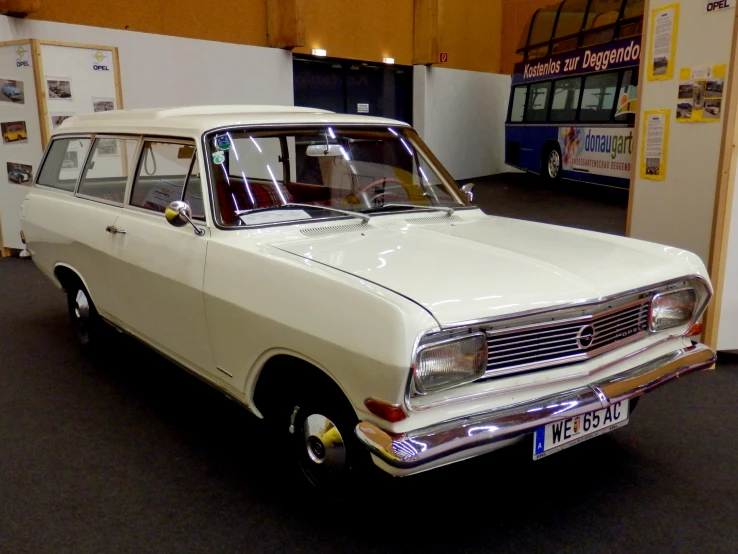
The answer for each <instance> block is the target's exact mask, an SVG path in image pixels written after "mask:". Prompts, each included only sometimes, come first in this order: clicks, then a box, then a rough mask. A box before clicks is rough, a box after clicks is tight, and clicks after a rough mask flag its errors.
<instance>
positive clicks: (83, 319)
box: [67, 280, 103, 348]
mask: <svg viewBox="0 0 738 554" xmlns="http://www.w3.org/2000/svg"><path fill="white" fill-rule="evenodd" d="M67 308H68V311H69V319H70V321H71V323H72V330H73V331H74V334H75V336H76V337H77V341H78V342H79V344H80V345H81V346H83V347H84V348H92V347H94V346H95V345H96V344H97V343H98V342H99V341H100V333H101V331H102V326H103V321H102V319H101V318H100V315H99V314H98V313H97V309H96V308H95V304H93V302H92V299H91V298H90V294H89V293H88V292H87V289H86V288H85V287H84V285H83V284H82V283H81V282H79V281H78V280H75V281H74V282H72V283H71V284H70V286H69V287H68V288H67Z"/></svg>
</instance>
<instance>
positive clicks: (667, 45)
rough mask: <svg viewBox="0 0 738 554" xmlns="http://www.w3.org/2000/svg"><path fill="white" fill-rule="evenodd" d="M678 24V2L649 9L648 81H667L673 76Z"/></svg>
mask: <svg viewBox="0 0 738 554" xmlns="http://www.w3.org/2000/svg"><path fill="white" fill-rule="evenodd" d="M678 26H679V4H670V5H668V6H664V7H663V8H656V9H654V10H651V27H650V32H649V37H650V42H649V49H648V68H647V75H648V80H649V81H668V80H670V79H673V78H674V54H675V53H676V42H677V29H678Z"/></svg>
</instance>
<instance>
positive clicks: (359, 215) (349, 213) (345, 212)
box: [236, 202, 372, 223]
mask: <svg viewBox="0 0 738 554" xmlns="http://www.w3.org/2000/svg"><path fill="white" fill-rule="evenodd" d="M293 207H298V208H318V209H321V210H327V211H329V212H337V213H339V214H343V215H347V216H349V217H357V218H359V219H361V220H362V221H363V222H364V223H368V222H369V220H370V219H371V218H372V216H370V215H367V214H364V213H361V212H352V211H349V210H339V209H338V208H332V207H330V206H321V205H318V204H298V203H297V202H287V203H286V204H280V205H279V206H267V207H265V208H252V209H250V210H239V211H237V212H236V215H237V216H242V215H246V214H253V213H256V212H263V211H267V210H278V209H280V208H293Z"/></svg>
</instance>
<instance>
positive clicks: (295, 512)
mask: <svg viewBox="0 0 738 554" xmlns="http://www.w3.org/2000/svg"><path fill="white" fill-rule="evenodd" d="M503 186H516V185H515V184H513V185H506V184H504V183H503V184H502V185H500V184H499V183H494V182H492V183H491V184H482V185H480V190H481V194H483V195H485V196H486V197H489V198H495V199H498V200H499V198H500V197H503V196H505V195H506V194H507V200H506V201H505V202H506V203H505V202H501V201H500V202H498V204H497V207H498V208H499V209H512V208H511V207H510V202H512V200H511V197H510V195H509V194H508V193H505V191H502V192H501V191H500V190H495V188H496V187H497V188H498V189H499V188H502V187H503ZM519 186H520V187H524V186H525V185H524V184H520V185H519ZM482 189H484V190H482ZM525 192H526V194H528V195H529V196H528V197H526V198H528V200H529V201H530V202H531V203H535V202H536V201H537V200H536V192H535V190H528V191H525ZM540 195H541V198H539V199H538V200H539V201H540V203H541V205H542V206H543V205H546V204H547V202H552V203H557V201H556V200H547V199H546V198H543V197H548V196H549V195H550V192H548V191H546V190H543V191H542V192H540ZM564 196H565V195H564ZM579 200H580V201H583V202H584V201H586V200H587V199H586V198H584V199H579ZM565 201H566V200H565V199H564V200H561V201H560V202H565ZM589 201H591V202H592V205H593V206H594V208H592V209H594V210H595V211H596V209H597V203H596V202H595V201H594V200H589ZM616 204H617V203H615V205H613V206H607V204H606V203H603V204H601V206H605V208H604V209H606V210H609V212H612V214H611V217H612V221H615V220H616V216H615V215H614V214H616V212H617V211H618V210H621V215H622V209H621V208H618V206H617V205H616ZM485 209H488V211H494V210H492V209H489V207H486V208H485ZM521 209H526V208H525V207H522V208H521ZM544 212H545V214H544V216H545V217H546V218H548V217H557V216H556V210H548V209H545V210H544ZM609 212H608V213H609ZM539 215H540V214H539ZM560 216H561V217H570V216H568V215H566V210H563V208H562V210H561V214H560ZM586 217H591V218H592V220H593V221H599V222H602V221H606V220H608V221H609V219H608V217H610V216H602V217H596V216H595V215H594V214H589V215H587V216H586ZM542 218H543V217H542ZM585 225H586V223H585ZM601 230H605V229H601ZM612 232H617V230H616V229H615V226H613V228H612ZM737 396H738V358H737V357H735V356H729V355H723V356H721V359H720V362H719V365H718V369H717V370H715V371H710V372H703V373H700V374H696V375H693V376H690V377H689V378H685V379H684V380H680V381H678V382H676V383H673V384H671V385H669V386H667V387H664V388H662V389H659V390H657V391H654V392H653V393H651V394H649V395H647V396H645V397H644V398H643V399H642V401H641V402H640V404H639V406H638V409H637V410H636V412H635V413H634V414H633V416H632V421H631V423H630V424H629V425H628V426H626V427H624V428H622V429H619V430H617V431H615V432H613V433H610V434H607V435H604V436H602V437H598V438H596V439H593V440H590V441H588V442H585V443H583V444H581V445H578V446H577V447H575V448H571V449H568V450H565V451H563V452H561V453H559V454H556V455H554V456H551V457H550V458H546V459H544V460H540V461H536V462H534V461H532V459H531V445H530V444H527V443H526V444H525V445H520V447H515V448H513V449H510V450H508V451H505V452H500V453H493V454H490V455H487V456H484V457H480V458H476V459H474V460H471V461H468V462H464V463H461V464H455V465H452V466H448V467H446V468H442V469H439V470H436V471H433V472H428V473H425V474H421V475H418V476H415V477H412V478H408V479H402V480H396V479H395V480H388V482H386V484H385V488H383V489H378V488H371V489H369V488H368V489H367V490H366V491H365V493H364V494H363V495H362V496H361V497H357V498H356V499H355V501H354V502H352V503H350V504H349V506H348V507H347V506H345V505H344V506H342V507H340V508H336V507H334V506H333V505H332V504H331V502H330V498H329V497H322V496H318V495H314V496H299V497H296V498H295V497H292V496H290V494H289V491H286V490H285V487H284V482H283V479H282V477H281V475H280V474H279V472H277V471H275V469H274V467H275V466H274V464H273V460H272V459H271V458H270V454H271V453H270V451H269V449H268V444H269V443H268V441H267V437H265V436H264V434H263V429H262V427H261V426H260V425H259V423H258V421H257V420H256V419H255V418H254V417H253V416H251V415H249V414H248V413H246V412H245V410H243V409H241V408H240V407H239V406H237V405H236V404H234V403H233V402H231V401H229V400H227V399H226V398H225V397H224V396H223V395H222V394H219V393H218V392H217V391H215V390H213V389H211V388H210V387H208V386H207V385H205V384H203V383H202V382H200V381H199V380H197V379H196V378H194V377H192V376H190V375H188V374H187V373H185V372H184V371H182V370H180V369H179V368H177V367H174V366H172V365H171V364H169V363H168V362H166V361H165V360H163V359H162V358H161V357H159V356H158V355H156V354H154V353H153V352H151V351H150V350H148V349H146V348H145V347H143V346H141V345H140V344H138V343H136V342H135V341H133V340H130V339H127V338H125V337H119V338H117V339H115V340H114V341H112V343H111V348H110V354H109V355H107V356H104V357H89V356H85V355H82V354H81V353H80V351H79V349H78V348H77V347H76V345H75V344H74V342H73V341H72V339H71V332H70V330H69V327H68V324H67V319H66V307H65V301H64V298H63V296H62V295H61V293H59V292H57V291H56V290H55V289H54V288H53V287H52V285H51V284H50V283H48V282H47V281H46V280H45V278H44V277H43V276H42V275H41V274H40V273H39V272H38V270H36V268H35V267H34V266H33V264H32V262H29V261H26V260H20V259H3V260H0V552H8V553H19V552H29V553H45V552H54V553H55V552H69V553H87V552H90V553H93V552H94V553H99V552H131V553H141V552H162V553H170V552H183V553H184V552H193V553H195V552H197V553H199V552H203V553H215V552H320V553H323V552H325V553H345V552H356V553H363V552H382V553H384V552H398V553H400V552H401V553H407V552H424V553H426V552H427V553H432V552H439V553H449V552H480V553H481V552H485V553H489V552H517V553H519V552H582V553H592V552H710V553H713V552H720V553H722V552H725V553H732V552H735V551H736V544H738V448H737V447H736V442H735V437H734V433H735V430H736V429H738V413H737V412H736V411H735V410H734V409H733V408H734V405H733V401H734V399H735V398H736V397H737Z"/></svg>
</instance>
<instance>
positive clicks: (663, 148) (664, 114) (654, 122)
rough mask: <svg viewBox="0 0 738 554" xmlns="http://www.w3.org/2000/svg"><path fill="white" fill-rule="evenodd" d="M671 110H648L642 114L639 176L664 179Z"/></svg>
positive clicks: (657, 179)
mask: <svg viewBox="0 0 738 554" xmlns="http://www.w3.org/2000/svg"><path fill="white" fill-rule="evenodd" d="M670 117H671V110H649V111H646V112H644V114H643V123H644V124H643V136H642V137H641V139H642V140H641V144H642V145H643V146H642V147H641V148H642V149H641V162H640V165H641V170H640V174H641V178H642V179H651V180H653V181H663V180H664V179H666V155H667V153H668V150H669V145H668V142H669V118H670Z"/></svg>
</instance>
